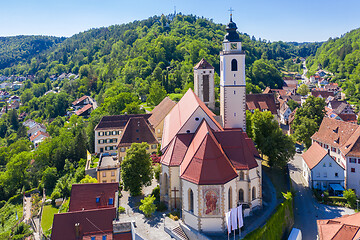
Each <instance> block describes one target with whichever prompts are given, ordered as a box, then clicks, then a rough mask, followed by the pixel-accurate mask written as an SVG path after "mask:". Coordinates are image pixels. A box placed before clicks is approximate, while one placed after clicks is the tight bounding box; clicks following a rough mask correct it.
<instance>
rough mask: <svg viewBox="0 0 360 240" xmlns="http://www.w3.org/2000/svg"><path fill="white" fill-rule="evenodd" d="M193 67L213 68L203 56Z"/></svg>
mask: <svg viewBox="0 0 360 240" xmlns="http://www.w3.org/2000/svg"><path fill="white" fill-rule="evenodd" d="M194 69H214V67H213V66H212V65H211V64H210V63H208V62H207V61H206V60H205V59H204V58H203V59H201V60H200V62H199V63H198V64H196V65H195V67H194Z"/></svg>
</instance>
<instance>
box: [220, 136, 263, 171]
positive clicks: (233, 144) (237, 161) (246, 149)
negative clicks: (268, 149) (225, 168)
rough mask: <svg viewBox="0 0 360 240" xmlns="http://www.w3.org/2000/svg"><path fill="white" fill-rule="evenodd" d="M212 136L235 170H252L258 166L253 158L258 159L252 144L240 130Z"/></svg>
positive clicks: (257, 153) (258, 156)
mask: <svg viewBox="0 0 360 240" xmlns="http://www.w3.org/2000/svg"><path fill="white" fill-rule="evenodd" d="M214 135H215V137H216V139H217V141H218V143H219V144H220V146H221V148H222V150H223V151H224V152H225V154H226V156H227V158H228V159H229V160H230V162H231V163H232V165H233V166H234V167H235V168H236V170H244V169H252V168H255V167H257V166H258V164H257V162H256V160H255V157H256V158H259V159H260V155H259V152H258V151H257V150H256V148H255V145H254V142H253V141H252V140H251V139H250V138H249V137H248V136H247V134H246V133H245V132H243V131H242V130H240V129H226V130H224V131H218V132H214Z"/></svg>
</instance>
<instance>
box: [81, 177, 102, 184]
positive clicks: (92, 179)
mask: <svg viewBox="0 0 360 240" xmlns="http://www.w3.org/2000/svg"><path fill="white" fill-rule="evenodd" d="M97 182H98V181H97V179H96V178H93V177H91V176H89V175H86V176H85V177H84V178H83V179H81V180H80V183H97Z"/></svg>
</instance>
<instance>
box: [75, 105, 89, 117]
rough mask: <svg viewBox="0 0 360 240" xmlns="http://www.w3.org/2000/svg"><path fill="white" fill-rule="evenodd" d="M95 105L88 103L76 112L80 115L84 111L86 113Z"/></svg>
mask: <svg viewBox="0 0 360 240" xmlns="http://www.w3.org/2000/svg"><path fill="white" fill-rule="evenodd" d="M92 107H93V106H92V105H91V104H88V105H86V106H84V107H82V108H80V109H78V110H77V111H75V114H76V115H78V116H81V115H82V114H83V113H85V112H86V111H87V110H89V109H91V108H92Z"/></svg>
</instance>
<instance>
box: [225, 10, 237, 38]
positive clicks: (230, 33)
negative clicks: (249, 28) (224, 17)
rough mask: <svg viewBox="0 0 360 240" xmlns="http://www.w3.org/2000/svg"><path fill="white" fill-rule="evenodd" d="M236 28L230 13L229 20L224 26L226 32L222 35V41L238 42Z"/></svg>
mask: <svg viewBox="0 0 360 240" xmlns="http://www.w3.org/2000/svg"><path fill="white" fill-rule="evenodd" d="M236 29H237V26H236V23H234V22H233V21H232V15H230V22H229V23H228V25H227V26H226V31H227V33H226V35H225V37H224V42H240V36H239V34H238V33H237V32H236Z"/></svg>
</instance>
